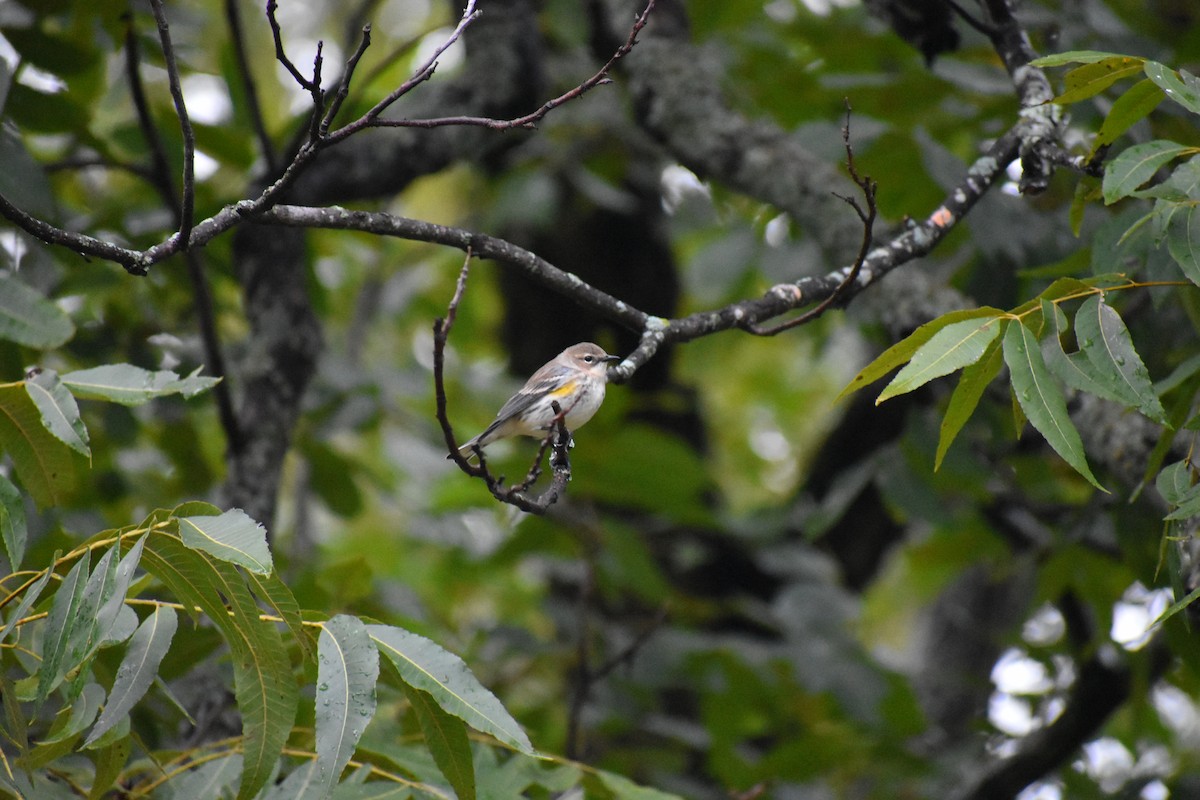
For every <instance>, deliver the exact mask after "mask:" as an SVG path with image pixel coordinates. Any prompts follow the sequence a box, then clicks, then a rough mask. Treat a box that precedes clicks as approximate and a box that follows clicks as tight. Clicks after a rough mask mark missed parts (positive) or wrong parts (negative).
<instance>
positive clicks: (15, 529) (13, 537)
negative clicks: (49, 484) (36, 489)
mask: <svg viewBox="0 0 1200 800" xmlns="http://www.w3.org/2000/svg"><path fill="white" fill-rule="evenodd" d="M27 538H28V529H27V528H26V527H25V502H24V500H23V499H22V497H21V492H20V490H19V489H17V487H16V486H13V483H12V481H10V480H9V479H8V478H6V477H4V475H0V540H3V541H4V552H5V553H7V554H8V563H9V565H10V566H11V568H12V569H11V570H10V571H11V572H16V571H17V570H18V569H20V568H21V559H22V558H24V557H25V543H26V540H27Z"/></svg>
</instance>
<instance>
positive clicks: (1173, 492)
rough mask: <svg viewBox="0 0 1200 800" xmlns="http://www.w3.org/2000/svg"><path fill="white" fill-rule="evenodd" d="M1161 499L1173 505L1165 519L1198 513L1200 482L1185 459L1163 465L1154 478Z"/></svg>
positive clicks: (1199, 507)
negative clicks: (1197, 481) (1198, 482)
mask: <svg viewBox="0 0 1200 800" xmlns="http://www.w3.org/2000/svg"><path fill="white" fill-rule="evenodd" d="M1154 485H1155V487H1157V488H1158V491H1159V494H1161V495H1162V496H1163V499H1164V500H1166V501H1167V503H1169V504H1170V505H1171V506H1173V507H1174V511H1172V512H1171V514H1170V515H1168V516H1167V519H1169V520H1174V519H1188V518H1189V517H1194V516H1196V515H1197V514H1200V484H1197V483H1196V482H1195V472H1194V470H1193V469H1192V465H1191V464H1190V463H1189V462H1187V461H1176V462H1175V463H1173V464H1168V465H1167V466H1165V467H1163V469H1162V472H1160V473H1158V477H1157V478H1156V479H1155V480H1154Z"/></svg>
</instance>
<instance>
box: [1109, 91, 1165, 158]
mask: <svg viewBox="0 0 1200 800" xmlns="http://www.w3.org/2000/svg"><path fill="white" fill-rule="evenodd" d="M1165 97H1166V93H1165V92H1163V90H1162V88H1161V87H1159V86H1158V85H1157V84H1155V83H1154V82H1153V81H1151V80H1149V79H1145V80H1140V81H1138V82H1137V83H1135V84H1134V85H1133V86H1131V87H1129V90H1128V91H1127V92H1125V93H1124V94H1122V95H1121V96H1120V97H1118V98H1117V99H1116V100H1114V101H1113V104H1112V108H1110V109H1109V110H1108V114H1107V115H1105V117H1104V122H1103V123H1101V125H1100V130H1099V132H1097V134H1096V140H1095V141H1094V142H1092V155H1095V154H1096V153H1097V152H1098V151H1099V150H1100V148H1101V147H1105V146H1107V145H1110V144H1112V143H1113V142H1115V141H1116V140H1117V139H1119V138H1120V137H1121V135H1122V134H1124V133H1125V131H1127V130H1129V129H1130V128H1132V127H1133V126H1134V125H1136V124H1137V123H1138V122H1141V121H1142V120H1143V119H1145V118H1146V117H1148V116H1149V115H1150V112H1151V111H1153V110H1154V109H1156V108H1158V106H1159V104H1160V103H1161V102H1162V101H1163V98H1165Z"/></svg>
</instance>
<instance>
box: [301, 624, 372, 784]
mask: <svg viewBox="0 0 1200 800" xmlns="http://www.w3.org/2000/svg"><path fill="white" fill-rule="evenodd" d="M378 678H379V652H378V651H377V650H376V649H375V645H374V644H372V642H371V637H370V636H369V635H368V634H367V628H366V626H365V625H363V623H362V622H361V621H360V620H359V619H358V618H357V617H351V616H348V615H346V614H339V615H338V616H336V617H334V618H333V619H331V620H329V621H328V622H326V623H325V625H324V626H323V627H322V628H321V635H320V637H319V638H318V639H317V695H316V729H317V773H318V775H319V776H320V778H319V782H320V785H322V786H323V787H324V791H325V792H329V791H332V789H333V787H334V786H335V785H337V782H338V778H339V777H340V776H341V774H342V770H343V769H345V767H346V764H347V763H348V762H349V761H350V758H351V757H352V756H353V755H354V750H355V748H356V747H358V741H359V739H361V738H362V735H363V731H364V730H365V729H366V727H367V723H369V722H370V721H371V718H372V717H374V716H375V682H376V680H378Z"/></svg>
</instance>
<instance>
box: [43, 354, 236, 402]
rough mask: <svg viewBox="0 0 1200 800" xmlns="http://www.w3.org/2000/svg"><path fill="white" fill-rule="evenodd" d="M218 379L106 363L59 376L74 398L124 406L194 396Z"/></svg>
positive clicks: (214, 383) (215, 382)
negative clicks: (180, 396) (157, 398)
mask: <svg viewBox="0 0 1200 800" xmlns="http://www.w3.org/2000/svg"><path fill="white" fill-rule="evenodd" d="M220 380H221V379H220V378H211V377H204V376H200V375H197V374H196V373H195V372H193V373H192V374H191V375H189V376H188V377H186V378H180V377H179V375H178V374H176V373H175V372H172V371H171V370H166V369H164V370H158V371H156V372H151V371H149V370H145V369H142V368H141V367H135V366H133V365H131V364H105V365H103V366H99V367H92V368H91V369H82V370H77V371H75V372H69V373H67V374H66V375H63V376H62V382H63V383H64V384H66V386H67V388H69V389H70V390H71V391H72V392H73V393H74V394H75V395H76V396H77V397H83V398H88V399H92V400H108V401H110V402H113V403H120V404H121V405H126V406H135V405H141V404H142V403H145V402H147V401H149V400H152V399H154V398H156V397H165V396H167V395H172V394H182V395H183V396H184V397H189V398H190V397H194V396H195V395H197V394H199V393H200V392H203V391H205V390H207V389H211V388H212V387H213V386H215V385H216V384H217V383H219V382H220Z"/></svg>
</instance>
